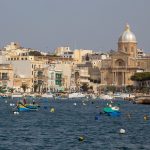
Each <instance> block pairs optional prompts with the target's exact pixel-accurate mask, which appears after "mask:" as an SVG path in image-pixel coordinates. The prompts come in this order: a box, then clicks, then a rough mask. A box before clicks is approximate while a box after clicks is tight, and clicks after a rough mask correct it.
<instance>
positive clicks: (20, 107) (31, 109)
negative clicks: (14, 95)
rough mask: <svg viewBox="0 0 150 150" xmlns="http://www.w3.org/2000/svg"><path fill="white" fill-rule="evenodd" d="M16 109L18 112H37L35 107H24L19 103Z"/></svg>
mask: <svg viewBox="0 0 150 150" xmlns="http://www.w3.org/2000/svg"><path fill="white" fill-rule="evenodd" d="M17 108H18V111H37V110H38V107H37V106H33V105H32V106H31V105H29V106H26V105H23V104H21V103H20V104H18V105H17Z"/></svg>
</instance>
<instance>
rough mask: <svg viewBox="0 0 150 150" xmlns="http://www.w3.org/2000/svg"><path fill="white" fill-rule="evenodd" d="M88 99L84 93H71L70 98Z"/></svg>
mask: <svg viewBox="0 0 150 150" xmlns="http://www.w3.org/2000/svg"><path fill="white" fill-rule="evenodd" d="M84 97H86V95H85V94H83V93H69V94H68V98H84Z"/></svg>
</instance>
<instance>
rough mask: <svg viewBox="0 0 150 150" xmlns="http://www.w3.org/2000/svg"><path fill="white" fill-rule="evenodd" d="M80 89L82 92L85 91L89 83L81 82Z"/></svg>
mask: <svg viewBox="0 0 150 150" xmlns="http://www.w3.org/2000/svg"><path fill="white" fill-rule="evenodd" d="M81 89H82V90H83V92H87V91H88V90H89V85H88V84H87V83H83V85H82V86H81Z"/></svg>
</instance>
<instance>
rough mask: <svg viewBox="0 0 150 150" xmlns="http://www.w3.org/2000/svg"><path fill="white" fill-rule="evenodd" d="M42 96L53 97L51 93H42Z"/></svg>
mask: <svg viewBox="0 0 150 150" xmlns="http://www.w3.org/2000/svg"><path fill="white" fill-rule="evenodd" d="M41 97H42V98H53V97H54V96H53V94H52V93H44V94H42V95H41Z"/></svg>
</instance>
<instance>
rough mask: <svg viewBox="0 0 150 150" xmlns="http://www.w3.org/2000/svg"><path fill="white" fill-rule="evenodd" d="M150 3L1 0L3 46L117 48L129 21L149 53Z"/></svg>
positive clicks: (140, 0) (147, 0) (134, 0)
mask: <svg viewBox="0 0 150 150" xmlns="http://www.w3.org/2000/svg"><path fill="white" fill-rule="evenodd" d="M149 7H150V0H0V48H2V47H4V46H6V45H7V44H9V43H10V42H19V43H20V44H21V46H22V47H25V48H33V49H37V50H41V51H49V52H53V51H54V50H55V49H56V48H57V47H61V46H69V47H70V48H71V49H72V50H73V49H92V50H95V51H109V50H111V49H113V50H116V49H117V42H118V38H119V36H120V35H121V34H122V33H123V31H124V28H125V25H126V24H127V23H128V24H129V25H130V27H131V30H132V32H133V33H134V34H135V36H136V38H137V41H138V48H141V49H143V50H144V52H148V53H149V52H150V41H149V40H150V9H149Z"/></svg>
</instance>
